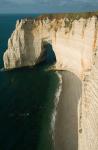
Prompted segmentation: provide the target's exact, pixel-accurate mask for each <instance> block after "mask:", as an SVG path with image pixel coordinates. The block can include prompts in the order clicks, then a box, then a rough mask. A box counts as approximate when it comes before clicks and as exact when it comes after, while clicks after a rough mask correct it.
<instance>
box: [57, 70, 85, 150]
mask: <svg viewBox="0 0 98 150" xmlns="http://www.w3.org/2000/svg"><path fill="white" fill-rule="evenodd" d="M61 74H62V80H63V83H62V92H61V95H60V100H59V103H58V106H57V116H56V122H55V150H78V111H77V106H78V102H79V98H80V96H81V93H82V84H81V81H80V79H79V78H78V77H77V76H76V75H75V74H73V73H71V72H69V71H63V72H61Z"/></svg>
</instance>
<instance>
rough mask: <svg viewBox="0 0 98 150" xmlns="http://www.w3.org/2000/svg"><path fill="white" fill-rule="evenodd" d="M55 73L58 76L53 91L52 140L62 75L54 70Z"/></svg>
mask: <svg viewBox="0 0 98 150" xmlns="http://www.w3.org/2000/svg"><path fill="white" fill-rule="evenodd" d="M56 73H57V76H58V77H59V86H58V88H57V90H56V93H55V99H54V110H53V114H52V119H51V131H52V139H53V141H54V130H55V121H56V115H57V105H58V102H59V99H60V95H61V91H62V75H61V74H60V73H59V72H56Z"/></svg>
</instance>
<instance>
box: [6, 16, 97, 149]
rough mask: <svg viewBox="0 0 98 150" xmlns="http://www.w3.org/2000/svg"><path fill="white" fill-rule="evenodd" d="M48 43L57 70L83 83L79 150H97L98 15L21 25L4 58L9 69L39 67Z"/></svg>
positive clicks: (52, 18)
mask: <svg viewBox="0 0 98 150" xmlns="http://www.w3.org/2000/svg"><path fill="white" fill-rule="evenodd" d="M48 43H49V44H51V46H52V48H53V51H54V53H55V56H56V63H55V65H54V69H56V70H68V71H70V72H72V73H74V74H75V75H76V76H77V77H78V78H79V79H80V80H81V82H82V95H81V97H80V99H79V103H78V106H77V115H78V133H77V134H78V150H97V149H98V13H84V14H81V13H80V14H54V15H44V16H40V17H38V18H36V19H34V20H32V19H22V20H20V21H17V23H16V29H15V31H14V32H13V33H12V35H11V38H10V39H9V41H8V49H7V50H6V51H5V53H4V56H3V60H4V67H5V69H7V70H8V69H13V68H20V67H24V66H34V65H36V64H37V63H39V62H40V61H41V60H42V57H43V54H44V52H45V49H44V44H48ZM72 86H73V85H72ZM72 107H73V106H72V105H71V106H70V109H72ZM65 122H66V121H65ZM65 134H66V133H65Z"/></svg>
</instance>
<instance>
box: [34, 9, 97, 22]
mask: <svg viewBox="0 0 98 150" xmlns="http://www.w3.org/2000/svg"><path fill="white" fill-rule="evenodd" d="M93 16H96V17H98V11H96V12H83V13H62V14H44V15H41V16H39V17H37V18H36V20H39V19H40V20H43V19H46V18H49V19H50V20H53V19H54V18H55V19H61V18H62V19H63V18H68V19H72V20H75V19H76V20H78V19H80V18H84V19H88V18H91V17H93Z"/></svg>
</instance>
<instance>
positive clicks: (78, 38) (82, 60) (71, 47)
mask: <svg viewBox="0 0 98 150" xmlns="http://www.w3.org/2000/svg"><path fill="white" fill-rule="evenodd" d="M97 24H98V21H97V16H94V15H93V16H91V17H89V15H88V18H85V17H80V18H78V19H77V16H76V17H73V16H70V15H69V16H68V17H66V15H65V16H64V15H62V17H60V16H59V15H53V16H52V15H50V16H44V17H43V16H42V17H39V18H38V19H36V20H30V19H29V20H27V19H24V20H21V21H20V22H19V21H17V24H16V29H15V31H14V32H13V34H12V36H11V38H10V39H9V41H8V49H7V50H6V52H5V53H4V57H3V59H4V67H5V69H12V68H18V67H24V66H34V65H35V64H37V63H38V62H39V61H40V59H41V56H42V55H43V53H44V49H43V43H44V42H49V43H50V44H51V45H52V47H53V50H54V53H55V55H56V64H55V68H56V69H60V70H65V69H67V70H70V71H72V72H74V73H76V74H78V76H80V75H83V72H85V71H88V70H90V69H91V66H92V64H93V55H94V53H95V52H96V48H97V47H96V44H97Z"/></svg>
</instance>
